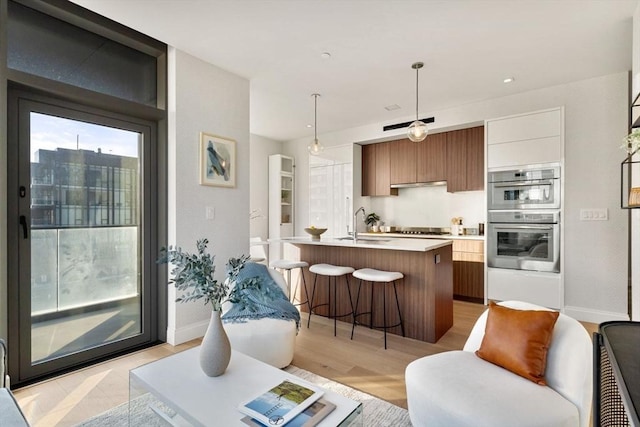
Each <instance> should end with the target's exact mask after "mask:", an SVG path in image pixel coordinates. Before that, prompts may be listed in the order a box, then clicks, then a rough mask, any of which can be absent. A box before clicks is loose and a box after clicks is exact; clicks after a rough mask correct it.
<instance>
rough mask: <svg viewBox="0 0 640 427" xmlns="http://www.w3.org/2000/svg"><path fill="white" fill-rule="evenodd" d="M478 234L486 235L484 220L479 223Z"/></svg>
mask: <svg viewBox="0 0 640 427" xmlns="http://www.w3.org/2000/svg"><path fill="white" fill-rule="evenodd" d="M478 235H479V236H484V222H481V223H479V224H478Z"/></svg>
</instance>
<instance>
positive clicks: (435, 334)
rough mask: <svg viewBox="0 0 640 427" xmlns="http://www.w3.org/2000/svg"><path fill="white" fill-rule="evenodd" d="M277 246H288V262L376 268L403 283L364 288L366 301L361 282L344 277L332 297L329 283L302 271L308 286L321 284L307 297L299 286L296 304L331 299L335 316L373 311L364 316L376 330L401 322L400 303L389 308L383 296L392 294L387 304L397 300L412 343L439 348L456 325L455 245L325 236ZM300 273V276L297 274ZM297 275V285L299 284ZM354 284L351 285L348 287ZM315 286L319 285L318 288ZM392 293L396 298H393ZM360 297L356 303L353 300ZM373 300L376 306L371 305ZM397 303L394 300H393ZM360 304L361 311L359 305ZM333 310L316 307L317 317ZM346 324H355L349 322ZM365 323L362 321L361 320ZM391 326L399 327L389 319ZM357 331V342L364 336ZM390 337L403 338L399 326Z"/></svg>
mask: <svg viewBox="0 0 640 427" xmlns="http://www.w3.org/2000/svg"><path fill="white" fill-rule="evenodd" d="M273 242H274V243H276V242H278V243H284V252H285V258H286V259H291V260H300V261H305V262H307V263H308V264H309V265H313V264H332V265H344V266H349V267H352V268H354V269H356V270H358V269H361V268H374V269H377V270H382V271H397V272H400V273H402V274H403V275H404V278H403V279H402V280H401V281H399V283H398V284H397V292H394V290H395V288H394V287H390V286H384V287H382V288H381V289H382V290H383V291H380V288H379V287H377V288H378V292H376V293H375V296H374V294H373V289H372V286H373V285H371V287H368V286H367V285H366V284H365V285H362V284H361V283H360V284H359V285H358V286H363V289H368V290H367V291H364V290H363V292H362V294H361V297H360V298H359V299H358V298H357V297H356V294H357V292H356V282H358V281H357V279H354V278H353V277H351V275H345V277H344V278H340V279H339V282H340V283H341V285H340V286H335V282H334V286H333V296H332V295H331V292H327V291H328V290H330V288H331V287H327V281H326V280H319V279H317V277H314V275H313V274H312V273H310V272H309V269H306V268H305V269H301V270H302V274H303V275H304V276H305V278H306V279H305V282H303V283H306V284H309V285H310V284H312V283H316V282H318V286H320V287H319V290H318V291H316V292H313V290H312V289H311V288H309V289H307V291H310V292H311V293H307V294H306V295H303V294H302V289H303V288H304V286H299V287H297V288H296V289H297V291H298V292H297V293H296V296H295V299H297V300H298V301H306V300H309V299H313V301H314V302H313V304H312V305H314V306H317V305H320V304H325V303H328V302H329V300H331V301H332V302H333V303H332V306H333V310H334V311H333V313H349V312H351V309H352V307H353V308H355V309H356V312H359V313H361V312H363V311H365V312H373V313H372V314H371V315H370V316H365V317H364V319H365V323H367V321H369V319H367V317H369V318H372V319H370V321H371V322H373V324H374V325H383V324H385V323H387V322H386V321H385V319H386V320H389V319H397V318H398V317H397V316H398V313H397V311H398V310H397V307H396V306H395V304H385V301H384V298H383V295H385V294H386V293H388V294H389V295H388V296H387V300H390V301H392V300H393V299H395V297H396V295H397V298H398V301H399V303H400V307H401V310H402V323H403V324H404V332H405V335H406V336H407V337H409V338H413V339H417V340H422V341H427V342H431V343H434V342H436V341H438V339H440V337H442V335H444V334H445V333H446V332H447V331H448V330H449V328H451V326H452V325H453V241H452V240H438V239H385V238H382V239H380V238H377V239H376V238H372V237H365V238H363V239H358V240H357V241H356V242H354V241H353V240H343V239H339V238H338V239H336V238H331V237H324V238H321V239H320V240H311V238H310V237H292V238H287V239H278V240H273ZM296 274H297V272H296ZM296 279H297V276H296V277H294V278H293V279H292V280H296ZM349 281H351V282H353V283H351V286H350V285H349ZM314 286H315V285H314ZM392 292H394V293H395V295H393V297H392ZM354 298H355V299H354ZM372 298H373V301H372ZM390 298H393V299H390ZM358 305H359V306H358ZM327 307H328V306H324V307H321V306H319V307H317V308H315V309H314V314H319V315H321V316H327V315H329V311H328V308H327ZM308 308H309V307H308V305H306V304H304V303H303V304H301V305H300V309H301V310H302V311H308ZM340 320H341V321H342V320H344V321H347V322H349V326H351V325H350V323H351V321H352V319H350V318H348V317H345V318H343V319H340ZM360 320H362V319H360ZM389 323H395V322H394V321H393V320H390V322H389ZM360 330H361V329H360V328H356V333H355V336H354V339H357V337H358V336H359V334H360V332H359V331H360ZM387 332H389V333H391V334H402V330H401V328H400V327H399V326H396V327H392V328H390V329H389V330H388V331H387Z"/></svg>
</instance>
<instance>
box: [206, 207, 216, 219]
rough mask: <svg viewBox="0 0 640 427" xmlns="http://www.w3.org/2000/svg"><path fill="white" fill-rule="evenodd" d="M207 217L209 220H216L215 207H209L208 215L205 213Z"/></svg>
mask: <svg viewBox="0 0 640 427" xmlns="http://www.w3.org/2000/svg"><path fill="white" fill-rule="evenodd" d="M205 217H206V218H207V219H208V220H214V219H216V210H215V208H214V207H213V206H207V208H206V213H205Z"/></svg>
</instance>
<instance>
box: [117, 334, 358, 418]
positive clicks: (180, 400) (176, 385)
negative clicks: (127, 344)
mask: <svg viewBox="0 0 640 427" xmlns="http://www.w3.org/2000/svg"><path fill="white" fill-rule="evenodd" d="M199 351H200V347H194V348H191V349H189V350H186V351H183V352H181V353H177V354H174V355H172V356H169V357H165V358H163V359H160V360H157V361H155V362H151V363H148V364H146V365H143V366H140V367H139V368H136V369H132V370H131V371H129V425H130V426H136V427H137V426H142V425H147V426H153V425H163V424H161V423H159V421H160V420H159V417H161V418H163V419H165V421H167V422H169V423H170V424H172V425H176V426H225V427H227V426H245V427H246V425H245V424H244V423H243V422H242V421H240V419H241V418H242V417H243V416H244V415H243V414H242V413H241V412H240V411H239V410H238V409H237V406H238V403H239V402H241V401H244V400H248V399H249V398H251V397H253V396H255V395H257V394H258V393H261V392H263V391H265V390H267V389H269V388H270V387H272V386H274V385H276V384H278V383H279V382H280V381H282V380H284V379H287V378H293V379H295V378H296V377H295V376H294V375H291V374H289V373H287V372H285V371H282V370H280V369H276V368H274V367H273V366H270V365H267V364H266V363H263V362H260V361H258V360H256V359H253V358H251V357H249V356H246V355H244V354H242V353H240V352H237V351H233V352H232V355H231V362H230V363H229V367H228V368H227V371H226V372H225V373H224V374H223V375H221V376H219V377H213V378H212V377H208V376H206V375H205V374H204V373H203V372H202V370H201V369H200V364H199V358H198V355H199ZM323 398H324V399H326V400H328V401H330V402H332V403H333V404H335V405H336V408H335V409H334V410H333V412H331V413H330V414H329V415H328V416H327V417H326V418H325V419H323V420H322V422H321V423H320V424H318V425H319V426H323V427H329V426H351V425H356V426H361V425H362V403H360V402H356V401H354V400H351V399H348V398H346V397H344V396H341V395H339V394H337V393H334V392H332V391H330V390H325V394H324V397H323Z"/></svg>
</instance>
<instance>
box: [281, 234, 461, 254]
mask: <svg viewBox="0 0 640 427" xmlns="http://www.w3.org/2000/svg"><path fill="white" fill-rule="evenodd" d="M277 241H278V242H282V243H291V244H294V245H319V246H339V247H344V248H364V249H388V250H394V251H412V252H428V251H431V250H433V249H438V248H442V247H444V246H448V245H451V244H452V243H453V242H452V241H451V240H443V239H393V238H384V237H364V238H362V239H360V238H359V239H358V240H356V241H353V240H351V239H341V238H333V237H324V238H321V239H320V240H311V238H310V237H288V238H283V239H278V240H277Z"/></svg>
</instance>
